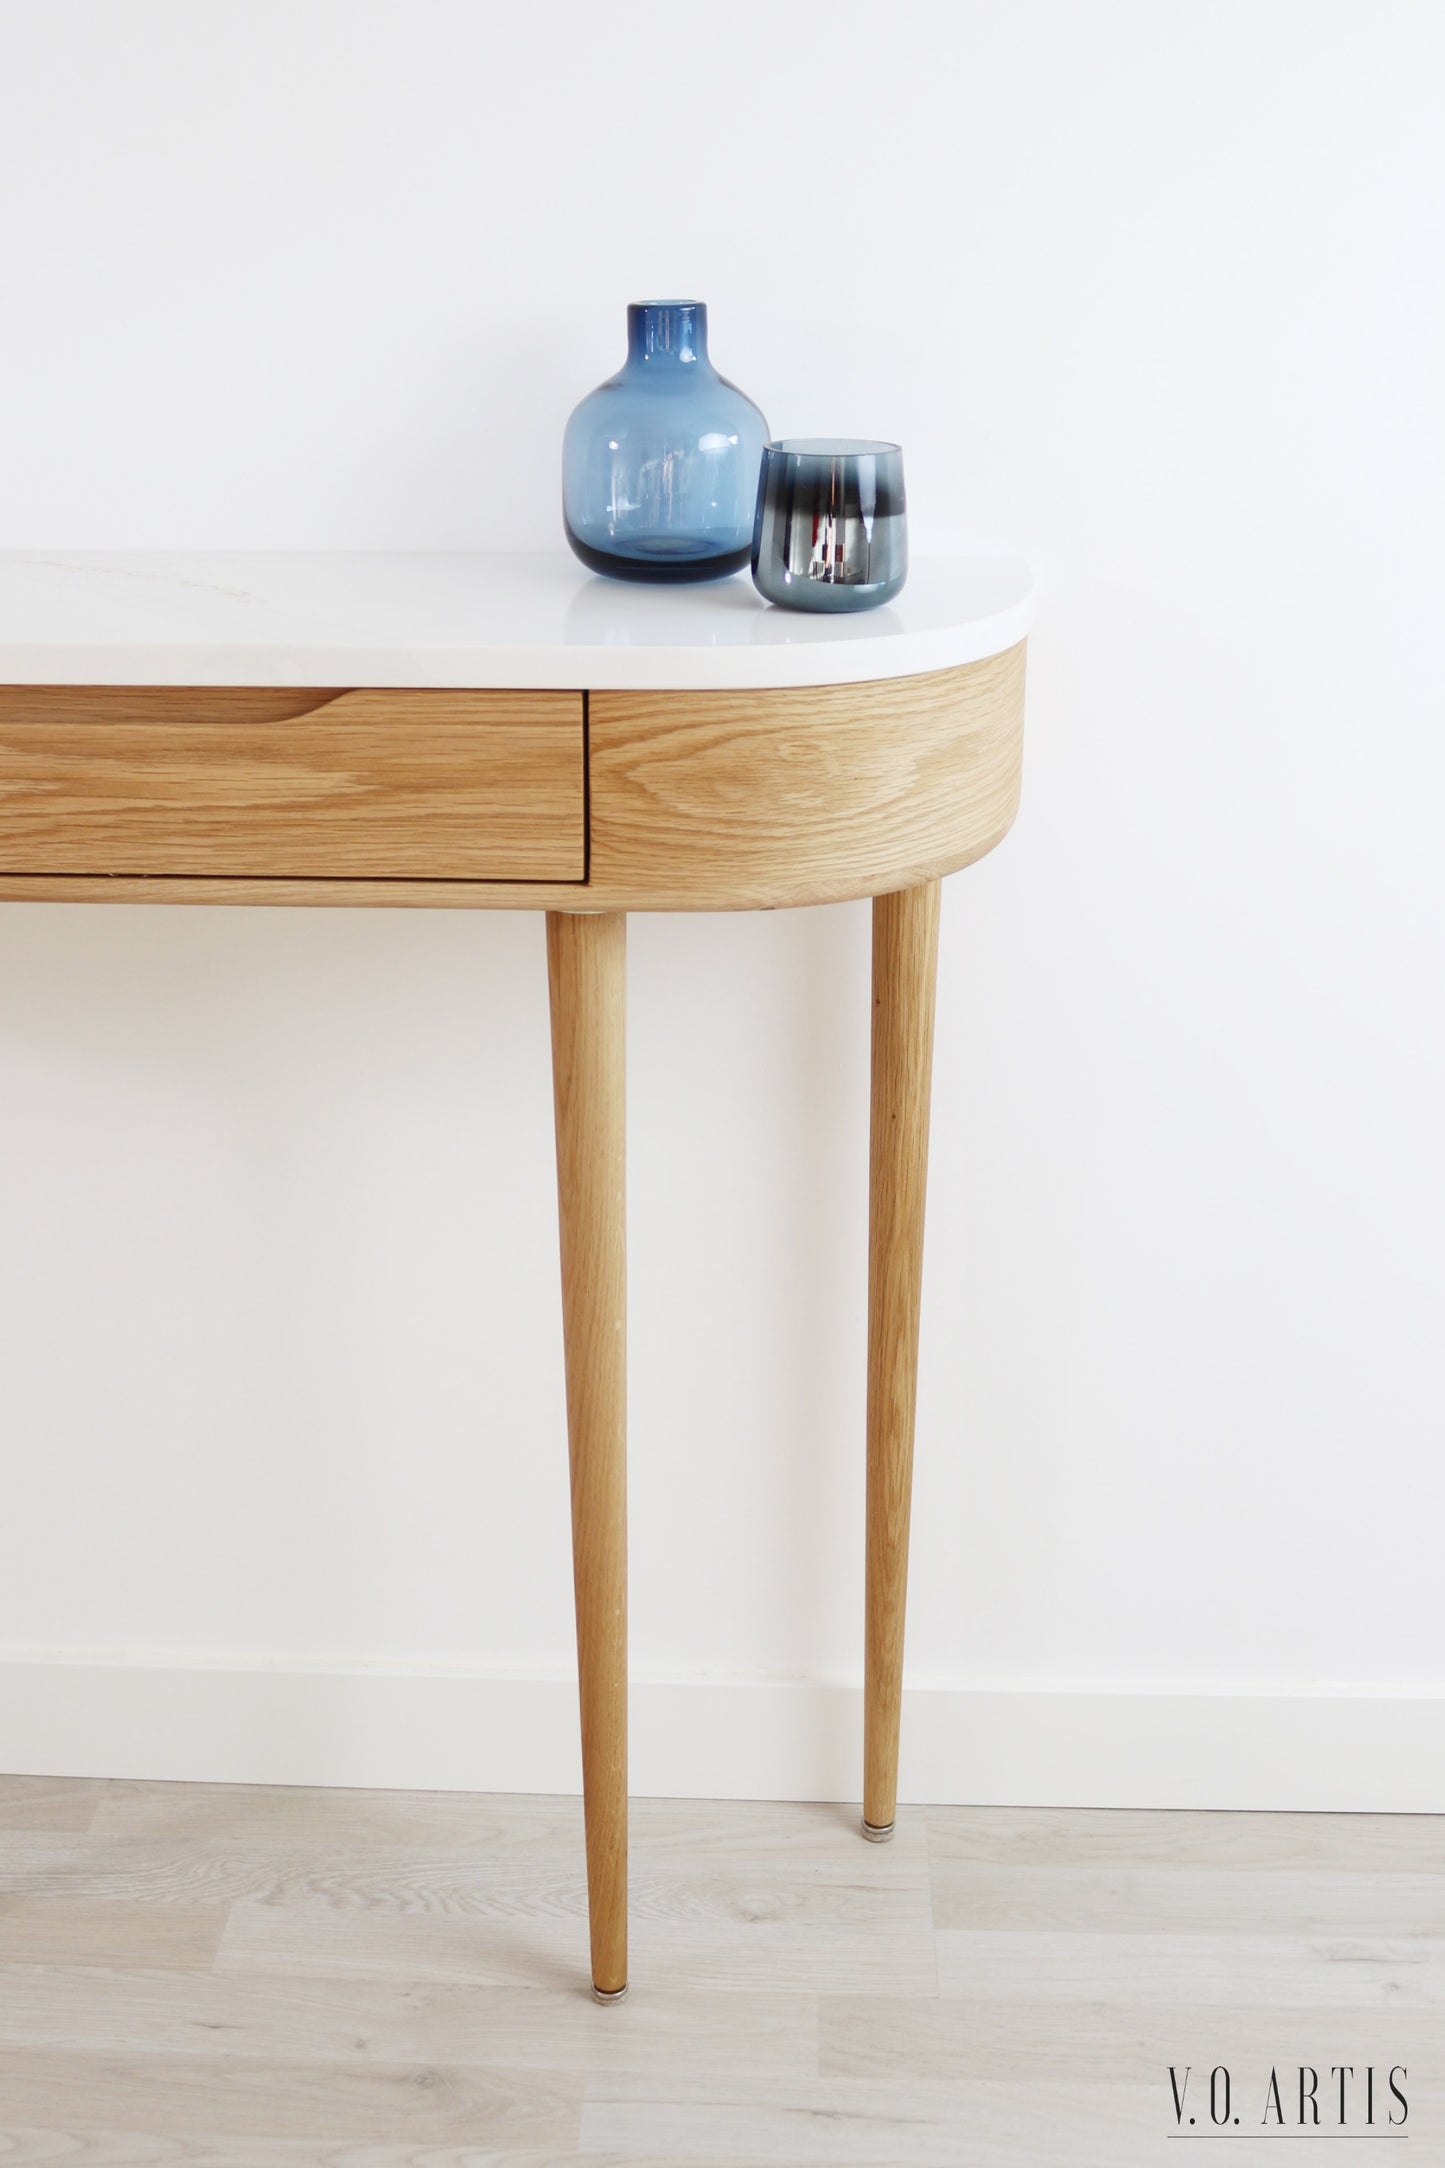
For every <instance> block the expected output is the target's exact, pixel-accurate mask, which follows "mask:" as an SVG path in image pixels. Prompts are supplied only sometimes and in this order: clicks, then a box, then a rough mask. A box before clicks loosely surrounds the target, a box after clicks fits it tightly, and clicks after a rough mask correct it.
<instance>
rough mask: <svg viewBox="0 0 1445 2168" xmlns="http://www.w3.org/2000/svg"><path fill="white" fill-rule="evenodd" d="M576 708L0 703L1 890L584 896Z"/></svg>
mask: <svg viewBox="0 0 1445 2168" xmlns="http://www.w3.org/2000/svg"><path fill="white" fill-rule="evenodd" d="M585 767H586V752H585V742H584V732H583V714H582V695H581V694H580V693H546V692H533V693H508V692H412V691H401V692H378V691H371V690H367V691H361V692H334V693H333V692H320V691H316V690H314V689H307V690H301V691H287V690H284V689H272V688H255V689H252V688H249V687H244V688H243V687H238V688H234V689H231V688H218V689H214V690H213V689H210V688H204V687H202V688H190V687H172V686H166V687H161V688H157V689H154V690H152V689H148V688H133V687H126V686H98V687H92V688H85V687H71V686H41V687H34V688H30V687H24V686H10V687H6V688H4V689H0V873H14V874H22V873H70V874H80V873H101V874H150V875H166V874H171V875H178V876H186V875H189V876H191V877H193V878H194V877H204V876H206V875H215V876H225V875H229V876H246V875H250V876H252V877H254V878H258V879H259V878H272V879H292V880H307V879H346V878H351V879H367V878H369V879H373V880H393V879H394V880H445V881H511V880H517V881H580V880H582V879H584V878H585V874H586V842H587V839H586V803H585V789H584V779H585Z"/></svg>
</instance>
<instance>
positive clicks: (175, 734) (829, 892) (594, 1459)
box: [0, 640, 1024, 2000]
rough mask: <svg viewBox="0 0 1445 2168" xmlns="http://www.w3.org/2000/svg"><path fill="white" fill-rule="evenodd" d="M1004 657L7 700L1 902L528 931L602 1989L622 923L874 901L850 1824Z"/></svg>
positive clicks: (619, 1319) (622, 1801)
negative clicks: (541, 683) (938, 1090)
mask: <svg viewBox="0 0 1445 2168" xmlns="http://www.w3.org/2000/svg"><path fill="white" fill-rule="evenodd" d="M1023 685H1024V644H1023V642H1022V641H1021V640H1020V641H1018V642H1017V643H1016V644H1015V645H1013V646H1012V647H1010V648H1008V649H1007V650H1006V651H1004V652H1002V653H1000V654H996V655H993V656H991V657H989V658H988V659H986V660H983V661H979V662H971V663H966V664H963V665H961V666H958V667H955V668H949V669H944V670H936V671H930V672H927V673H923V674H915V675H905V676H895V677H890V678H887V679H879V680H874V681H871V682H862V683H845V684H832V685H789V686H780V687H776V688H772V689H753V690H742V689H740V690H721V691H719V690H700V691H699V690H692V691H681V690H678V691H668V690H662V691H656V690H653V691H626V690H616V689H608V690H598V691H593V692H585V691H583V692H578V691H557V692H548V691H534V690H518V691H507V690H495V689H494V690H485V691H445V690H442V691H438V690H422V689H417V690H409V689H405V688H402V689H396V688H392V689H380V688H369V687H365V686H362V687H335V688H323V689H318V688H316V687H305V688H290V689H288V688H285V687H281V688H272V687H254V686H215V685H207V686H201V685H197V686H177V685H167V686H163V687H155V688H147V687H144V686H139V687H138V686H130V685H98V686H84V687H82V686H72V685H52V686H33V685H24V686H18V685H17V686H9V687H0V899H5V898H12V899H31V900H35V899H47V900H55V901H59V900H84V901H102V900H103V901H126V902H187V903H196V902H221V903H250V904H268V903H269V904H385V905H397V904H405V905H417V906H422V907H432V908H436V907H449V908H456V907H479V908H489V909H518V908H521V909H542V910H545V912H546V914H547V962H548V977H549V985H550V997H551V1018H552V1065H553V1085H554V1095H555V1106H556V1133H557V1186H558V1201H559V1220H560V1235H561V1262H562V1296H563V1324H564V1340H565V1359H566V1375H567V1424H568V1434H569V1448H570V1465H571V1493H572V1540H573V1560H574V1574H575V1591H576V1609H577V1652H578V1671H579V1681H580V1699H581V1720H582V1754H583V1782H584V1794H585V1821H586V1840H587V1879H588V1897H589V1909H590V1917H591V1944H592V1983H593V1990H594V1992H595V1993H596V1994H597V1995H598V1996H599V1997H600V1998H602V1999H604V2000H612V1999H616V1998H618V1997H620V1996H621V1995H622V1994H624V1993H625V1992H626V1986H627V1623H626V1621H627V1539H626V1346H625V1310H626V1297H625V1252H624V1170H623V1129H624V1060H623V1040H624V997H625V937H626V914H627V912H629V911H640V910H669V911H677V910H745V909H756V908H764V909H766V908H774V907H777V906H782V905H795V904H810V903H827V902H833V901H837V900H840V899H843V898H846V897H859V896H870V897H872V898H873V1038H872V1108H871V1146H870V1216H869V1293H868V1331H869V1351H868V1407H867V1587H866V1632H865V1664H864V1715H865V1739H864V1783H863V1827H864V1833H865V1835H868V1836H870V1837H873V1838H875V1839H876V1838H884V1837H887V1836H888V1835H890V1834H891V1832H892V1828H893V1822H894V1814H895V1807H896V1800H897V1779H898V1734H899V1712H900V1706H901V1696H902V1680H903V1621H904V1600H905V1585H906V1578H907V1564H908V1523H909V1497H910V1490H911V1482H912V1462H913V1431H914V1402H915V1388H916V1380H917V1362H918V1320H919V1296H920V1287H921V1279H922V1259H923V1216H924V1190H925V1183H926V1175H927V1156H928V1124H929V1091H930V1074H931V1065H932V1050H933V1016H934V982H935V967H936V958H937V943H938V916H939V883H940V881H941V880H942V878H943V877H944V876H945V875H946V874H949V873H952V872H955V871H956V870H958V868H960V867H962V866H965V865H967V864H969V863H970V862H971V861H972V860H973V859H975V858H978V857H981V856H982V855H983V853H984V852H986V851H988V850H991V849H992V848H993V846H994V845H995V844H996V843H997V842H998V841H999V840H1000V838H1001V837H1002V836H1003V835H1004V834H1005V832H1006V831H1007V829H1008V827H1009V825H1010V823H1011V821H1012V819H1013V816H1014V812H1015V809H1016V807H1017V804H1018V795H1019V774H1020V757H1021V748H1022V726H1023Z"/></svg>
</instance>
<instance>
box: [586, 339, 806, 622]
mask: <svg viewBox="0 0 1445 2168" xmlns="http://www.w3.org/2000/svg"><path fill="white" fill-rule="evenodd" d="M767 436H768V425H767V423H766V421H765V420H764V419H763V416H762V414H761V413H760V412H759V410H758V408H757V407H755V406H754V405H753V402H752V400H751V399H748V398H745V397H744V395H743V394H742V392H740V391H739V390H738V388H737V386H736V385H735V384H730V383H729V382H728V380H727V378H726V377H725V376H719V375H718V373H717V371H716V369H715V368H714V367H713V365H712V363H711V362H710V361H709V360H708V356H707V310H706V308H705V307H704V305H703V304H702V302H700V301H638V302H634V303H633V304H632V306H631V307H630V308H629V309H628V311H627V360H626V361H625V362H624V364H623V366H622V367H621V368H620V369H619V370H618V372H617V374H616V376H610V377H608V379H607V382H606V383H605V384H599V385H598V387H597V389H596V391H592V392H589V393H588V394H587V397H586V398H585V399H584V400H583V401H582V403H581V405H580V406H579V407H576V408H575V409H574V410H573V413H572V416H571V419H570V420H569V421H568V423H567V430H566V434H565V436H564V437H563V439H562V516H563V519H564V521H565V524H566V528H567V540H568V541H569V542H570V543H571V545H572V548H573V549H574V550H575V551H576V553H577V555H578V556H579V557H580V558H581V560H582V562H583V564H584V565H586V566H587V567H588V568H589V569H590V570H591V571H593V572H606V573H610V574H611V575H612V577H613V578H614V579H622V580H716V579H722V578H723V577H724V576H725V575H726V574H727V573H729V572H740V571H741V570H742V568H743V566H744V565H746V564H747V562H748V560H749V557H750V555H751V552H752V540H753V512H754V509H755V506H756V503H757V494H758V469H759V467H760V465H761V463H762V456H763V446H764V444H765V443H766V442H767Z"/></svg>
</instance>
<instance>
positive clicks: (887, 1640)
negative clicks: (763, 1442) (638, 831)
mask: <svg viewBox="0 0 1445 2168" xmlns="http://www.w3.org/2000/svg"><path fill="white" fill-rule="evenodd" d="M938 918H939V886H938V883H937V882H936V881H930V882H929V883H928V884H927V886H925V887H923V888H909V889H905V890H903V892H902V893H901V894H899V895H893V896H879V897H878V898H877V900H876V901H875V903H874V905H873V1068H872V1113H871V1122H870V1132H869V1136H870V1141H869V1173H868V1195H869V1210H868V1504H867V1594H866V1613H867V1616H866V1621H865V1632H864V1654H863V1819H864V1821H865V1822H866V1823H868V1824H869V1826H870V1827H872V1828H874V1829H888V1828H891V1827H892V1825H893V1819H894V1814H895V1812H896V1809H897V1804H898V1731H899V1720H900V1716H901V1713H902V1707H903V1621H904V1609H905V1599H906V1595H907V1583H908V1524H909V1514H910V1504H911V1499H912V1493H913V1425H914V1409H915V1405H916V1401H917V1395H918V1318H919V1305H920V1300H921V1297H922V1291H923V1212H924V1201H925V1196H926V1192H927V1187H928V1112H929V1095H930V1091H931V1088H932V1078H933V1011H934V987H935V982H936V978H937V970H938Z"/></svg>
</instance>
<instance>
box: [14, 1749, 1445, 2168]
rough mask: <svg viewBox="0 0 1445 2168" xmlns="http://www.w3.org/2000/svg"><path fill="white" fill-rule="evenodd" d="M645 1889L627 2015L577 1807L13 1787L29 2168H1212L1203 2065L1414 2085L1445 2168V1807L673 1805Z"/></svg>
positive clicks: (1253, 2118)
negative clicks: (863, 1835) (728, 2166)
mask: <svg viewBox="0 0 1445 2168" xmlns="http://www.w3.org/2000/svg"><path fill="white" fill-rule="evenodd" d="M632 1874H633V1896H632V1922H633V1925H632V1935H633V1954H632V1976H633V1988H632V1995H631V1999H630V2000H629V2001H628V2002H627V2003H625V2004H623V2005H621V2006H620V2007H618V2008H615V2009H599V2008H598V2007H597V2006H596V2005H595V2004H594V2003H593V2002H592V2001H591V2000H590V1999H589V1997H588V1995H587V1992H586V1987H587V1975H586V1954H587V1935H586V1925H585V1919H586V1909H585V1897H584V1888H583V1872H582V1821H581V1811H580V1807H579V1805H578V1804H577V1803H575V1802H573V1801H568V1800H554V1799H531V1800H527V1799H512V1798H506V1799H499V1798H470V1797H463V1796H459V1795H456V1794H443V1793H426V1794H422V1793H396V1792H371V1793H361V1792H314V1791H288V1790H263V1789H244V1788H239V1787H234V1788H223V1787H212V1786H206V1785H165V1784H131V1783H112V1784H102V1783H86V1782H80V1781H74V1780H63V1779H55V1780H50V1779H43V1778H8V1779H5V1778H0V2162H3V2163H4V2164H6V2168H9V2164H10V2163H14V2162H22V2161H26V2162H28V2161H47V2162H50V2161H58V2160H59V2161H71V2160H75V2161H78V2162H81V2163H84V2164H87V2168H93V2164H108V2163H117V2164H119V2163H126V2164H128V2168H130V2164H136V2163H142V2162H150V2161H165V2162H196V2161H199V2162H207V2163H215V2164H225V2168H246V2164H248V2163H252V2162H254V2163H256V2164H257V2168H279V2164H286V2168H301V2164H309V2163H327V2164H330V2168H400V2164H402V2163H409V2164H415V2168H483V2164H487V2163H497V2164H501V2163H506V2164H508V2168H528V2164H540V2163H543V2162H565V2161H571V2160H574V2159H585V2160H587V2161H589V2162H591V2163H592V2164H593V2168H597V2164H608V2163H611V2164H614V2168H619V2164H622V2163H640V2162H657V2161H675V2162H690V2161H706V2162H709V2163H711V2164H712V2168H722V2164H725V2163H728V2162H744V2161H746V2162H750V2163H755V2164H756V2163H768V2164H774V2168H783V2164H788V2163H805V2162H806V2163H829V2164H832V2163H848V2164H856V2163H878V2164H881V2163H886V2162H894V2163H905V2162H907V2163H941V2164H946V2168H1055V2164H1057V2168H1095V2164H1097V2168H1131V2164H1133V2163H1136V2162H1137V2163H1143V2162H1150V2163H1153V2162H1168V2163H1169V2164H1170V2168H1173V2160H1174V2156H1170V2155H1168V2154H1167V2152H1166V2150H1165V2141H1166V2137H1167V2134H1168V2133H1169V2132H1170V2131H1172V2130H1173V2129H1174V2127H1175V2119H1174V2110H1173V2106H1172V2102H1171V2097H1170V2088H1169V2075H1168V2072H1169V2065H1170V2064H1171V2063H1172V2064H1175V2065H1178V2066H1182V2065H1184V2064H1192V2065H1193V2066H1194V2072H1195V2080H1196V2082H1197V2081H1198V2077H1199V2073H1200V2071H1201V2069H1202V2070H1203V2071H1204V2072H1205V2073H1206V2077H1205V2081H1204V2082H1205V2084H1206V2085H1207V2072H1208V2071H1209V2070H1210V2069H1211V2068H1212V2067H1214V2066H1215V2065H1216V2064H1220V2063H1224V2064H1227V2065H1228V2066H1229V2067H1230V2069H1231V2070H1232V2072H1233V2074H1234V2082H1235V2085H1236V2087H1237V2088H1240V2089H1241V2091H1242V2093H1243V2096H1244V2100H1245V2103H1246V2106H1247V2110H1248V2113H1247V2117H1246V2123H1247V2125H1248V2126H1250V2127H1252V2126H1253V2125H1255V2124H1256V2122H1257V2112H1256V2111H1257V2109H1258V2107H1259V2106H1260V2105H1261V2104H1262V2100H1263V2088H1264V2086H1265V2085H1266V2084H1267V2082H1268V2072H1269V2068H1270V2066H1271V2064H1274V2065H1277V2066H1280V2067H1281V2069H1282V2070H1283V2069H1284V2067H1285V2066H1289V2069H1290V2070H1291V2071H1293V2069H1294V2068H1295V2067H1297V2066H1298V2064H1300V2063H1301V2062H1303V2063H1307V2064H1312V2065H1314V2066H1316V2067H1319V2068H1320V2069H1321V2070H1322V2071H1324V2070H1327V2069H1328V2066H1330V2065H1331V2064H1335V2065H1338V2064H1349V2065H1353V2066H1355V2067H1356V2068H1357V2069H1358V2070H1359V2071H1360V2072H1361V2073H1363V2068H1364V2066H1365V2065H1366V2064H1367V2063H1371V2062H1373V2063H1374V2065H1375V2067H1376V2069H1377V2070H1387V2069H1388V2068H1389V2067H1390V2066H1392V2065H1396V2064H1403V2065H1405V2066H1406V2067H1407V2069H1408V2070H1409V2073H1410V2075H1409V2081H1408V2086H1407V2094H1408V2098H1409V2100H1410V2119H1409V2123H1408V2125H1407V2129H1408V2131H1409V2135H1410V2146H1409V2151H1408V2152H1406V2153H1403V2154H1401V2155H1400V2156H1399V2163H1400V2168H1434V2164H1438V2163H1445V1819H1426V1818H1416V1817H1407V1816H1399V1817H1380V1818H1371V1817H1364V1816H1358V1817H1357V1816H1304V1815H1223V1814H1117V1813H1115V1814H1099V1813H1062V1812H1026V1811H1001V1810H992V1809H990V1810H975V1809H966V1808H940V1809H931V1810H924V1809H921V1808H913V1809H908V1808H905V1809H903V1810H901V1812H900V1818H899V1831H898V1837H897V1839H896V1841H895V1842H894V1843H893V1844H892V1845H890V1846H875V1845H868V1844H865V1843H863V1842H862V1840H861V1839H860V1838H859V1836H858V1834H857V1813H856V1809H847V1810H845V1809H843V1808H834V1807H827V1806H766V1805H754V1806H737V1805H727V1806H713V1805H705V1804H704V1805H697V1804H692V1805H688V1804H676V1803H659V1802H648V1801H641V1802H637V1803H635V1804H634V1808H633V1842H632ZM1326 2083H1328V2080H1326ZM1245 2134H1246V2131H1245V2129H1244V2128H1242V2129H1241V2133H1240V2135H1245ZM1201 2135H1202V2134H1201ZM1281 2142H1284V2141H1283V2140H1282V2139H1280V2138H1275V2139H1273V2140H1271V2139H1265V2138H1256V2139H1254V2140H1253V2141H1252V2142H1251V2144H1250V2146H1249V2149H1248V2150H1247V2151H1246V2150H1245V2149H1244V2148H1243V2147H1240V2146H1235V2147H1232V2148H1231V2150H1230V2152H1229V2153H1228V2154H1227V2155H1226V2163H1227V2164H1228V2168H1248V2163H1249V2162H1250V2161H1252V2160H1257V2159H1258V2158H1259V2153H1260V2147H1261V2146H1262V2145H1264V2144H1268V2143H1281ZM1296 2142H1297V2143H1300V2142H1303V2141H1300V2140H1297V2141H1296ZM1390 2142H1391V2141H1390V2140H1388V2139H1386V2138H1378V2139H1373V2140H1372V2139H1369V2138H1366V2139H1365V2140H1364V2141H1363V2144H1364V2145H1366V2146H1370V2147H1372V2150H1370V2151H1362V2152H1361V2153H1360V2154H1357V2155H1347V2156H1346V2159H1347V2160H1348V2161H1349V2162H1350V2163H1351V2168H1367V2164H1368V2163H1369V2162H1370V2161H1371V2160H1376V2159H1378V2158H1380V2155H1381V2148H1382V2146H1384V2145H1386V2144H1388V2143H1390ZM1291 2157H1292V2158H1294V2157H1295V2156H1294V2155H1292V2156H1291ZM1334 2157H1335V2156H1334V2154H1333V2153H1330V2154H1327V2155H1326V2156H1325V2158H1326V2160H1327V2161H1329V2160H1333V2159H1334ZM1384 2157H1385V2159H1386V2160H1387V2161H1389V2160H1391V2159H1393V2158H1395V2156H1393V2155H1390V2154H1386V2155H1385V2156H1384ZM1186 2158H1187V2157H1186Z"/></svg>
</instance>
